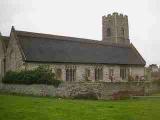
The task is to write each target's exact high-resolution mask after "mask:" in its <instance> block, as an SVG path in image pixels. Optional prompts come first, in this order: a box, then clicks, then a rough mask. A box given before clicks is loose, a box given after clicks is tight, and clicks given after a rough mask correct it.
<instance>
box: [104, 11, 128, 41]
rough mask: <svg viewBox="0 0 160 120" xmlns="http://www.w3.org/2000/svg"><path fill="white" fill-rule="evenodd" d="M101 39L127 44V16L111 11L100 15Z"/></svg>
mask: <svg viewBox="0 0 160 120" xmlns="http://www.w3.org/2000/svg"><path fill="white" fill-rule="evenodd" d="M102 32H103V33H102V41H105V42H109V43H118V44H129V43H130V41H129V27H128V17H127V16H126V15H123V14H118V13H113V14H112V15H111V14H109V15H108V16H103V17H102Z"/></svg>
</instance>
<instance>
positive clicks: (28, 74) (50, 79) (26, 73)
mask: <svg viewBox="0 0 160 120" xmlns="http://www.w3.org/2000/svg"><path fill="white" fill-rule="evenodd" d="M2 82H3V83H8V84H49V85H54V86H56V87H57V86H58V85H59V84H60V83H61V82H62V81H60V80H56V79H55V74H54V73H52V71H51V69H49V67H48V66H39V67H38V68H36V69H34V70H22V71H19V72H14V71H9V72H7V73H6V75H5V76H4V78H3V80H2Z"/></svg>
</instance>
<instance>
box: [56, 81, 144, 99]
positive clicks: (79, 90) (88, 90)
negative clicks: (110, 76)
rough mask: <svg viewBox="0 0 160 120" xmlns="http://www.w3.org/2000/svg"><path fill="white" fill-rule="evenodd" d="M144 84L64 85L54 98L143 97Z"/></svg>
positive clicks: (59, 88)
mask: <svg viewBox="0 0 160 120" xmlns="http://www.w3.org/2000/svg"><path fill="white" fill-rule="evenodd" d="M145 87H146V84H144V83H128V82H117V83H65V84H61V85H60V86H59V87H58V88H57V93H56V96H60V97H69V98H83V97H84V98H85V97H88V96H90V97H93V98H95V99H96V98H97V99H105V100H106V99H116V97H118V96H119V95H120V94H127V95H145ZM119 97H120V96H119Z"/></svg>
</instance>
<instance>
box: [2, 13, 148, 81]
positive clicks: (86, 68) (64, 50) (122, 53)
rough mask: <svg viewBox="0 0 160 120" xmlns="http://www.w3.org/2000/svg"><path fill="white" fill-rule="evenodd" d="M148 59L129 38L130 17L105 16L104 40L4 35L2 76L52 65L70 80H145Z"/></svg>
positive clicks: (58, 76)
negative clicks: (146, 60) (145, 58)
mask: <svg viewBox="0 0 160 120" xmlns="http://www.w3.org/2000/svg"><path fill="white" fill-rule="evenodd" d="M145 64H146V62H145V60H144V59H143V57H142V56H141V55H140V53H139V52H138V51H137V49H136V48H135V47H134V45H133V44H132V43H131V42H130V39H129V26H128V17H127V16H126V15H122V14H118V13H113V14H109V15H107V16H103V17H102V40H90V39H83V38H75V37H68V36H59V35H49V34H42V33H33V32H27V31H19V30H16V29H15V28H14V27H12V29H11V33H10V36H9V37H6V36H3V35H0V76H1V78H2V77H3V76H4V75H5V73H6V72H7V71H19V70H29V69H34V68H36V67H38V66H40V65H48V66H49V67H50V69H52V71H53V72H54V73H55V75H56V79H59V80H63V81H66V82H72V81H74V82H83V81H91V82H99V81H102V82H126V81H128V80H129V79H130V78H132V79H133V80H143V79H144V72H145V70H144V66H145Z"/></svg>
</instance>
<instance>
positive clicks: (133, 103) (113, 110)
mask: <svg viewBox="0 0 160 120" xmlns="http://www.w3.org/2000/svg"><path fill="white" fill-rule="evenodd" d="M0 120H160V99H146V100H144V99H143V100H123V101H122V100H121V101H94V100H67V99H56V98H42V97H28V96H13V95H2V94H1V95H0Z"/></svg>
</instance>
